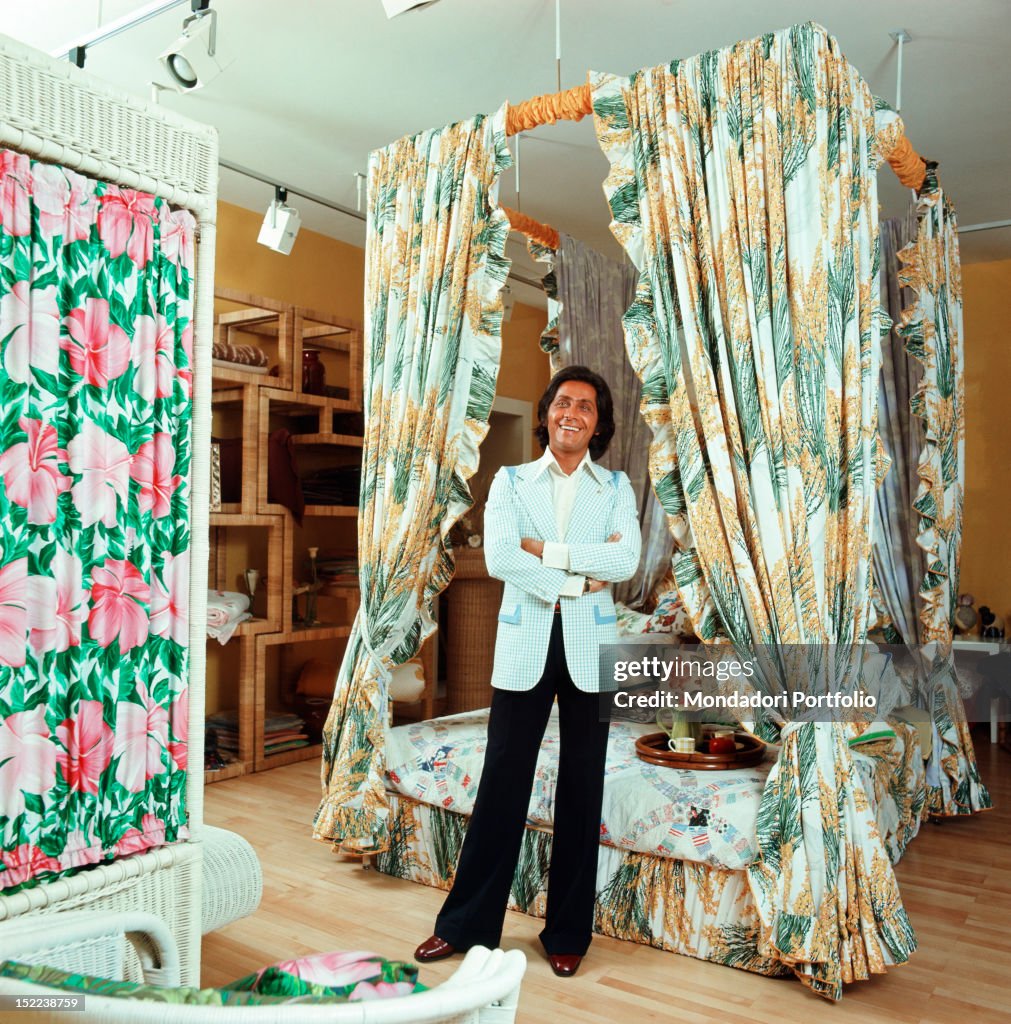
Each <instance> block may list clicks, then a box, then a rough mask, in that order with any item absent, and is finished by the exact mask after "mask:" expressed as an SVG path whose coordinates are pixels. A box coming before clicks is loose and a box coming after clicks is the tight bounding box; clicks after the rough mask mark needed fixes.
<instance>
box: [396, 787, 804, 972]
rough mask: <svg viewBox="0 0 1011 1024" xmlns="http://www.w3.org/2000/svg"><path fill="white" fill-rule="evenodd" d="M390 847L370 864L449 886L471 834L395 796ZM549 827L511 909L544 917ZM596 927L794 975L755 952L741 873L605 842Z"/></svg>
mask: <svg viewBox="0 0 1011 1024" xmlns="http://www.w3.org/2000/svg"><path fill="white" fill-rule="evenodd" d="M387 796H388V798H389V801H390V847H389V849H388V850H387V851H386V852H384V853H381V854H378V855H377V857H376V867H377V868H378V869H379V870H380V871H382V872H383V873H384V874H387V875H391V876H393V877H394V878H404V879H407V880H408V881H411V882H420V883H421V884H422V885H428V886H432V887H433V888H436V889H443V890H448V889H449V888H450V886H451V885H452V882H453V874H454V871H455V866H456V863H457V860H458V858H459V853H460V847H461V846H462V844H463V837H464V835H465V834H466V831H467V823H468V820H469V819H468V818H467V817H466V816H465V815H461V814H457V813H455V812H453V811H447V810H445V809H443V808H441V807H433V806H431V805H429V804H422V803H419V802H417V801H415V800H412V799H411V798H410V797H406V796H403V795H401V794H398V793H387ZM551 839H552V837H551V833H550V832H549V831H547V830H544V829H539V828H530V827H528V828H527V829H526V830H525V832H524V834H523V843H522V846H521V848H520V858H519V863H518V865H517V868H516V874H515V876H514V878H513V885H512V891H511V892H510V894H509V909H510V910H519V911H522V912H523V913H526V914H530V915H532V916H534V917H544V912H545V907H546V898H547V881H548V863H549V861H550V857H551ZM594 931H595V932H596V933H597V934H598V935H608V936H611V937H613V938H616V939H626V940H629V941H631V942H639V943H642V944H643V945H646V946H653V947H655V948H657V949H665V950H668V951H669V952H673V953H684V954H685V955H686V956H693V957H696V958H697V959H699V960H711V961H712V962H713V963H717V964H725V965H727V966H728V967H740V968H742V969H743V970H747V971H754V972H756V973H758V974H767V975H780V974H789V973H791V972H790V970H789V968H787V967H784V965H783V964H781V963H777V962H776V961H773V960H769V959H767V958H765V957H762V956H761V955H759V953H758V949H757V941H758V911H757V909H756V907H755V902H754V900H753V898H752V896H751V891H750V889H749V888H748V879H747V875H746V874H745V872H744V871H731V870H727V869H724V868H716V867H711V866H710V865H708V864H699V863H696V862H693V861H684V860H672V859H671V858H669V857H656V856H654V855H652V854H645V853H636V852H635V851H632V850H619V849H617V848H615V847H613V846H601V847H600V855H599V858H598V860H597V904H596V909H595V913H594Z"/></svg>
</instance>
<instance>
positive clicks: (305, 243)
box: [214, 203, 549, 454]
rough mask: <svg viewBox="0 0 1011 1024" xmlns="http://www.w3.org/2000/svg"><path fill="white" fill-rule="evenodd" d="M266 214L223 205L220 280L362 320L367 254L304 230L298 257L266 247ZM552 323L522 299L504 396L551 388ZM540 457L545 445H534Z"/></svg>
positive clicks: (506, 356) (505, 366)
mask: <svg viewBox="0 0 1011 1024" xmlns="http://www.w3.org/2000/svg"><path fill="white" fill-rule="evenodd" d="M262 222H263V216H262V215H261V214H259V213H256V212H255V211H253V210H245V209H243V208H242V207H239V206H233V205H232V204H231V203H219V204H218V244H217V253H216V261H217V262H216V265H215V269H214V279H215V282H216V284H217V285H218V286H219V287H222V288H234V289H237V290H238V291H244V292H253V293H255V294H257V295H263V296H265V297H267V298H271V299H279V300H280V301H282V302H292V303H294V304H296V305H299V306H309V307H310V308H312V309H315V310H318V311H320V312H323V313H336V314H337V315H339V316H345V317H351V318H352V319H354V320H358V321H361V320H362V296H363V291H364V282H365V250H364V249H359V248H358V247H357V246H354V245H347V244H346V243H344V242H338V241H337V240H336V239H334V238H328V237H327V236H326V235H320V234H317V233H316V232H315V231H309V230H308V229H306V228H303V229H302V230H301V231H300V232H299V233H298V238H297V239H296V241H295V246H294V248H293V249H292V250H291V255H289V256H282V255H280V253H276V252H273V251H272V250H270V249H268V248H267V247H266V246H263V245H258V244H257V242H256V236H257V234H258V233H259V231H260V224H261V223H262ZM546 322H547V316H546V314H545V311H544V310H543V309H536V308H534V307H532V306H526V305H524V304H523V303H520V302H517V303H516V305H515V307H514V309H513V314H512V317H511V318H510V319H509V320H507V321H506V322H505V323H504V324H503V327H502V369H501V371H500V373H499V383H498V393H499V394H500V395H503V396H504V397H507V398H518V399H523V400H524V401H528V402H531V403H532V404H533V406H534V413H535V414H536V409H537V399H538V398H540V396H541V392H542V391H543V390H544V388H545V387H547V383H548V377H549V374H548V357H547V356H546V355H544V353H543V352H541V350H540V348H539V347H538V342H539V340H540V334H541V331H542V330H543V329H544V325H545V323H546ZM531 451H532V452H533V453H534V454H539V453H540V448H539V447H538V446H537V445H536V442H534V447H533V448H532V449H531Z"/></svg>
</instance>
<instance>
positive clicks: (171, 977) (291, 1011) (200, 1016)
mask: <svg viewBox="0 0 1011 1024" xmlns="http://www.w3.org/2000/svg"><path fill="white" fill-rule="evenodd" d="M125 939H129V940H130V941H131V942H132V943H134V945H135V946H136V948H137V951H138V953H137V955H138V958H139V960H140V962H141V963H142V965H143V966H144V974H145V980H146V981H147V982H148V983H149V984H156V985H164V986H173V985H177V984H178V983H179V958H178V951H177V950H176V946H175V942H174V941H173V938H172V935H171V934H170V932H169V930H168V929H167V928H166V927H165V925H164V923H163V922H162V921H160V920H159V919H158V918H156V917H153V916H152V915H150V914H141V913H134V914H94V913H87V912H86V913H69V914H65V915H62V917H61V927H60V934H59V940H58V942H57V943H55V944H54V937H53V932H52V929H51V928H50V927H46V926H45V925H44V923H43V922H40V921H38V920H37V919H36V920H35V921H8V922H3V923H0V961H2V960H17V961H19V962H21V963H31V964H39V963H42V964H47V965H49V966H60V967H61V969H63V970H71V971H74V972H77V973H83V972H84V970H85V969H87V970H89V971H90V970H91V964H92V961H91V960H90V958H89V956H88V953H87V950H88V949H89V948H90V947H91V945H92V944H93V943H94V942H95V941H98V942H99V943H100V944H101V945H102V946H103V947H104V948H111V947H114V946H117V945H123V944H124V942H125ZM68 950H79V951H82V952H81V954H80V957H79V959H78V960H76V961H75V960H73V958H72V957H71V962H69V963H68V957H67V953H68ZM57 961H59V963H57ZM526 965H527V962H526V957H525V956H524V955H523V954H522V953H521V952H520V951H519V950H511V951H510V952H508V953H506V952H504V951H503V950H501V949H494V950H491V949H485V948H484V947H483V946H476V947H474V948H473V949H471V950H470V952H468V953H467V955H466V957H465V958H464V960H463V963H462V964H460V967H459V968H458V969H457V971H456V973H455V974H454V975H453V976H452V977H451V978H450V979H449V980H448V981H446V982H444V983H443V984H441V985H438V986H437V987H435V988H432V989H429V990H428V991H427V992H419V993H417V994H416V995H409V996H403V997H402V998H399V999H376V1000H368V1001H365V1002H355V1003H336V1004H335V1003H326V1004H322V1003H321V1004H318V1005H313V1004H312V1003H311V1002H303V1003H296V1004H292V1003H287V1004H278V1005H273V1006H192V1005H180V1004H178V1003H162V1002H155V1001H154V1000H143V999H125V998H121V997H112V996H100V995H95V994H93V993H90V992H89V993H87V994H86V995H85V997H84V1009H83V1011H81V1012H80V1013H75V1014H74V1021H75V1022H78V1021H82V1020H83V1021H102V1022H106V1021H117V1022H118V1021H128V1022H130V1024H141V1022H145V1021H157V1022H163V1024H229V1022H231V1021H234V1022H236V1024H316V1022H320V1024H322V1022H323V1021H326V1022H327V1024H350V1022H352V1021H355V1022H359V1024H408V1022H410V1024H425V1022H432V1024H512V1022H513V1021H514V1020H515V1017H516V1006H517V1003H518V1001H519V991H520V984H521V982H522V980H523V973H524V971H526ZM103 976H104V977H108V976H109V975H103ZM0 994H3V995H21V996H42V997H45V996H61V995H62V996H66V995H68V993H67V992H66V991H61V990H58V989H50V988H45V987H42V986H39V985H29V984H26V983H25V982H21V981H15V980H13V979H10V978H0ZM66 1019H67V1018H66V1011H65V1010H51V1011H47V1010H45V1009H41V1010H37V1011H35V1015H34V1016H33V1020H42V1021H49V1020H52V1021H53V1022H54V1024H65V1021H66Z"/></svg>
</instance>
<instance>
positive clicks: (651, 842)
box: [386, 708, 924, 870]
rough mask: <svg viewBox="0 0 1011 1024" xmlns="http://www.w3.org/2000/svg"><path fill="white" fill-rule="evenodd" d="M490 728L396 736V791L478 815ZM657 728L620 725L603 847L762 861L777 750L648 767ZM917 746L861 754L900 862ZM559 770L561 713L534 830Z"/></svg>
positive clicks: (482, 718)
mask: <svg viewBox="0 0 1011 1024" xmlns="http://www.w3.org/2000/svg"><path fill="white" fill-rule="evenodd" d="M487 724H488V710H487V708H485V709H482V710H480V711H468V712H465V713H463V714H460V715H452V716H448V717H445V718H437V719H433V720H431V721H426V722H416V723H411V724H409V725H402V726H397V727H396V728H394V729H392V730H390V733H389V735H388V737H387V746H386V756H387V786H388V788H389V789H390V790H392V791H393V792H397V793H402V794H404V795H405V796H409V797H412V798H413V799H415V800H418V801H419V802H421V803H425V804H430V805H432V806H435V807H442V808H445V809H446V810H450V811H454V812H457V813H460V814H470V813H471V811H472V810H473V807H474V798H475V796H476V795H477V787H478V782H479V781H480V778H481V768H482V765H483V762H484V751H485V743H486V737H487ZM655 731H656V727H655V726H650V725H639V724H635V723H629V722H614V723H612V725H611V736H610V741H609V743H608V752H607V763H606V769H605V772H606V775H605V782H604V803H603V808H602V812H601V827H600V841H601V843H603V844H605V845H608V846H614V847H616V848H618V849H624V850H633V851H637V852H640V853H648V854H652V855H654V856H659V857H671V858H674V859H676V860H686V861H694V862H697V863H702V864H708V865H711V866H713V867H719V868H725V869H729V870H740V869H742V868H744V867H746V866H747V865H748V864H750V863H751V862H752V861H753V860H754V859H755V858H756V857H757V855H758V850H757V841H756V835H755V820H756V817H757V815H758V806H759V803H760V802H761V798H762V791H763V789H764V787H765V780H766V777H767V776H768V773H769V770H770V769H771V767H772V765H773V764H774V763H775V758H776V750H775V748H770V749H769V751H768V752H767V754H766V758H765V760H764V761H763V762H762V763H761V764H759V765H757V766H755V767H754V768H747V769H742V770H737V771H725V772H708V771H703V772H698V771H679V770H676V769H672V768H664V767H660V766H657V765H651V764H647V763H645V762H644V761H641V760H640V759H639V758H638V757H637V756H636V753H635V740H636V738H637V737H638V736H640V735H642V734H643V733H647V732H655ZM910 742H913V743H915V733H913V732H912V731H910V733H908V734H907V733H903V732H900V733H899V735H898V736H897V737H896V740H895V741H894V743H893V744H892V745H891V747H890V748H889V749H888V750H887V752H886V751H884V750H882V751H881V752H880V753H879V752H875V751H872V752H870V753H859V752H858V753H856V754H855V756H854V762H855V764H856V767H857V771H858V773H859V775H860V778H861V780H862V781H863V784H864V788H865V790H866V791H867V794H868V797H869V799H870V800H871V802H872V804H873V805H874V806H875V809H876V814H877V818H878V822H879V827H880V828H881V830H882V833H883V834H885V836H886V842H888V845H889V849H890V851H891V852H892V856H893V858H894V859H896V860H897V859H898V856H899V855H901V851H902V848H904V846H905V843H906V842H907V841H908V839H909V838H911V834H915V828H916V826H918V822H919V814H918V810H919V807H918V806H917V804H916V796H915V794H916V791H917V788H918V787H919V789H921V790H922V786H923V781H924V780H923V769H922V764H920V763H919V757H918V755H917V754H916V752H915V751H910V750H909V747H908V745H909V743H910ZM896 751H898V754H897V753H896ZM557 768H558V718H557V708H556V709H555V710H554V711H553V712H552V716H551V719H550V721H549V723H548V728H547V730H546V732H545V736H544V742H543V743H542V745H541V752H540V756H539V757H538V760H537V771H536V776H535V781H534V787H533V792H532V794H531V797H530V806H529V808H528V810H527V821H528V824H529V825H531V826H533V827H535V828H538V827H540V828H550V827H551V825H552V820H553V819H552V810H553V805H554V792H555V781H556V777H557ZM917 772H918V774H917ZM914 810H915V813H914ZM911 816H913V817H915V823H914V822H913V821H912V820H911ZM910 830H911V831H910Z"/></svg>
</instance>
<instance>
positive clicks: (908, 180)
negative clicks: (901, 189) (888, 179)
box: [885, 135, 927, 192]
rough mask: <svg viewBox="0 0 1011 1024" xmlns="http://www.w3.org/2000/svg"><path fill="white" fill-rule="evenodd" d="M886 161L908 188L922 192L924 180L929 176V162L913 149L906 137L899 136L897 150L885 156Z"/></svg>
mask: <svg viewBox="0 0 1011 1024" xmlns="http://www.w3.org/2000/svg"><path fill="white" fill-rule="evenodd" d="M885 159H886V160H887V161H888V163H889V165H890V166H891V168H892V170H893V171H895V175H896V177H897V178H898V179H899V181H900V182H902V184H903V185H905V187H906V188H912V189H915V190H916V191H917V192H919V191H920V189H921V188H922V187H923V180H924V178H926V176H927V162H926V161H925V160H924V159H923V157H922V156H920V154H919V153H917V152H916V150H915V149H913V147H912V144H911V143H910V141H909V139H907V138H906V137H905V135H900V136H899V140H898V142H897V143H896V144H895V148H894V149H893V150H892V151H891V152H890V153H886V154H885Z"/></svg>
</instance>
